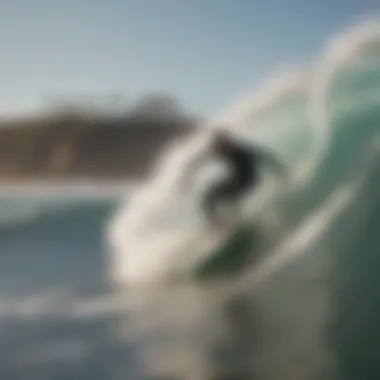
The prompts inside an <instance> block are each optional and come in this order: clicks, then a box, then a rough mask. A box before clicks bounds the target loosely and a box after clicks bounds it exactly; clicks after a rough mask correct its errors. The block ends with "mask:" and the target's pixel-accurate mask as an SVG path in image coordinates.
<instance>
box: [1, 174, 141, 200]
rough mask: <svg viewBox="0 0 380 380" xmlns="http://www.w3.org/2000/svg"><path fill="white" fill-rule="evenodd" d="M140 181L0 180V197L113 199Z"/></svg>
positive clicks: (124, 193) (134, 186)
mask: <svg viewBox="0 0 380 380" xmlns="http://www.w3.org/2000/svg"><path fill="white" fill-rule="evenodd" d="M139 183H141V181H136V180H134V181H132V180H130V181H128V180H111V181H104V180H101V181H96V180H85V179H83V180H46V179H40V180H38V179H34V180H29V179H24V180H21V179H11V180H0V197H6V198H8V197H12V198H18V197H20V198H25V197H27V198H31V197H39V198H40V197H42V196H48V197H58V198H59V197H65V198H67V197H88V198H114V197H120V196H124V195H126V194H127V193H128V192H129V191H132V190H133V189H134V188H136V187H137V186H138V185H139Z"/></svg>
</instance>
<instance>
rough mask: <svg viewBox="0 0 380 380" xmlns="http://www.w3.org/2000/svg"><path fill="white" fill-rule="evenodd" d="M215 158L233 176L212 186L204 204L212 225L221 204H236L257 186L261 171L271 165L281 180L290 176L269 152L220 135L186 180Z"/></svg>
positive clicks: (217, 135) (212, 141)
mask: <svg viewBox="0 0 380 380" xmlns="http://www.w3.org/2000/svg"><path fill="white" fill-rule="evenodd" d="M213 156H214V157H215V158H217V159H218V160H221V161H223V162H225V163H226V164H227V165H228V166H229V167H230V169H231V174H230V175H229V176H228V177H227V178H226V179H223V180H221V181H219V182H218V183H216V184H214V185H213V186H211V188H210V189H209V190H208V191H207V192H206V194H205V196H204V198H203V200H202V210H203V212H204V214H205V216H206V218H207V219H208V220H209V221H210V222H215V219H216V209H217V207H218V206H219V204H221V203H225V202H226V203H231V202H232V203H234V204H236V202H237V201H238V200H239V199H240V198H241V197H243V196H244V195H245V194H246V193H247V192H248V191H252V189H253V188H254V187H255V186H257V185H258V183H259V170H260V169H261V167H262V166H264V165H266V164H268V165H269V166H271V167H272V168H274V169H275V171H276V172H277V173H278V174H279V175H281V176H284V177H285V176H287V174H288V172H287V170H286V167H285V165H284V164H283V163H282V162H281V161H279V160H277V159H276V158H275V157H274V156H273V155H272V154H270V153H269V152H267V151H265V150H263V149H261V148H259V147H257V146H247V145H246V144H244V143H240V142H238V141H236V140H235V139H234V138H232V136H230V134H229V133H227V132H225V131H218V132H217V133H216V134H215V136H214V137H213V138H212V140H211V147H210V149H207V150H206V151H205V152H204V153H203V154H201V155H200V156H198V157H197V158H196V159H195V160H194V161H193V162H192V163H191V164H190V166H189V167H188V169H187V170H186V173H185V178H186V180H187V179H188V178H190V177H192V175H193V173H194V171H195V170H196V169H197V168H198V167H199V166H200V164H201V163H203V162H204V161H205V159H208V158H211V157H213Z"/></svg>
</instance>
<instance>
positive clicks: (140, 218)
mask: <svg viewBox="0 0 380 380" xmlns="http://www.w3.org/2000/svg"><path fill="white" fill-rule="evenodd" d="M379 53H380V24H379V23H378V22H376V21H374V22H367V23H364V24H360V25H358V26H357V27H354V28H351V29H349V30H348V31H347V32H344V33H342V34H340V35H338V36H337V37H335V38H333V39H331V41H330V42H329V43H328V44H327V45H326V47H325V50H324V51H323V52H322V55H321V58H320V59H318V60H315V63H314V65H313V67H311V68H306V69H302V70H296V71H292V72H290V73H285V74H282V75H277V76H275V77H274V79H272V80H270V81H269V82H268V83H267V85H266V86H264V88H262V89H259V90H258V91H256V92H255V93H254V94H253V95H250V96H247V97H244V99H243V100H241V101H238V102H237V105H236V106H235V107H232V109H231V110H229V111H227V112H223V113H222V114H221V115H219V116H217V117H215V118H212V119H211V120H210V121H209V122H208V123H207V124H206V125H205V128H204V129H203V130H202V132H200V133H199V134H198V135H196V136H194V137H192V138H190V139H189V140H188V141H186V142H184V143H181V144H177V145H175V146H173V147H171V148H170V149H169V150H168V151H166V152H165V153H164V155H163V157H162V160H161V161H160V163H159V165H158V167H157V170H156V172H155V173H154V175H153V177H152V178H151V180H150V181H149V182H148V183H147V184H145V185H144V186H142V187H140V188H139V189H138V191H137V192H136V193H135V194H133V196H132V198H131V199H130V198H129V197H128V203H129V204H128V206H126V205H123V204H122V205H121V206H120V208H119V209H118V211H117V213H116V215H115V216H114V217H113V218H112V220H111V221H110V225H109V228H108V231H107V232H108V239H109V244H110V251H111V252H110V279H111V280H113V281H116V282H118V283H120V282H121V283H123V282H141V281H152V280H153V281H156V280H164V279H165V280H166V279H168V278H169V277H170V276H171V275H173V273H177V274H178V272H179V270H180V267H181V265H179V264H178V262H180V261H181V260H182V259H181V258H182V257H189V256H194V257H195V256H197V257H201V261H203V260H206V259H207V260H209V258H210V255H214V254H215V255H216V256H217V254H218V250H220V249H222V248H223V245H224V244H227V243H228V242H227V241H226V239H225V238H224V237H222V236H220V237H219V238H215V236H214V237H212V238H211V237H210V239H213V244H214V248H215V249H214V248H213V249H211V248H210V239H208V238H207V236H210V235H208V233H207V232H205V231H204V226H203V225H202V220H201V218H200V217H199V213H198V212H197V205H198V200H199V196H200V194H201V192H202V191H203V189H204V188H205V186H207V184H208V183H210V182H211V181H213V180H214V178H215V177H214V176H215V175H217V174H219V173H220V171H218V169H217V168H216V167H214V168H213V171H211V172H210V173H206V174H205V175H204V176H203V177H202V180H201V181H200V182H199V183H198V184H197V185H198V186H197V187H196V189H195V191H194V193H193V194H192V195H191V196H190V197H184V196H183V195H182V194H181V193H180V191H179V190H178V178H179V176H180V174H181V172H182V171H183V169H184V168H185V167H186V165H187V164H188V162H189V160H191V158H192V157H193V156H194V155H195V154H197V153H198V152H200V151H201V150H202V149H205V147H206V146H207V143H208V141H209V136H210V133H211V132H212V131H213V129H214V128H217V127H218V126H219V125H223V126H224V125H228V126H230V127H231V131H232V132H233V133H235V134H236V135H237V136H238V137H240V138H242V137H243V138H245V139H249V140H252V141H256V142H259V143H261V144H263V145H265V146H267V147H268V148H270V149H272V150H275V151H276V152H278V154H279V155H280V156H281V157H283V159H284V161H286V162H288V163H289V165H290V166H291V168H292V171H293V174H294V175H293V181H291V182H290V183H289V184H288V185H286V186H281V188H280V187H279V186H278V184H277V183H276V181H273V180H272V181H270V180H266V181H265V182H264V184H263V186H262V187H261V189H260V191H259V194H257V195H255V197H253V198H252V206H253V208H252V211H251V215H252V217H253V218H254V217H255V218H256V219H255V228H256V227H257V224H259V225H260V226H261V227H262V225H264V229H266V233H267V234H268V236H269V240H271V241H272V244H271V246H272V249H275V247H277V249H279V250H280V251H283V250H284V248H281V247H282V245H281V242H282V241H283V239H291V237H292V236H297V234H298V232H297V228H296V227H295V225H296V224H297V225H299V223H301V224H302V223H306V222H307V218H308V215H310V211H313V212H315V213H316V215H318V212H322V211H321V210H323V208H324V207H327V206H326V203H325V202H326V201H327V199H328V197H329V195H330V193H335V191H338V190H337V189H341V188H342V187H343V188H349V186H348V185H345V184H346V183H351V182H350V181H353V180H354V179H355V178H356V174H357V172H358V170H363V165H364V164H365V162H367V161H366V160H367V153H368V151H370V150H371V149H372V148H371V147H372V144H373V141H379V138H380V137H379V136H380V131H379V121H380V114H379V111H378V109H379V103H380V97H379V95H380V88H379V87H380V82H379V78H380V69H379V68H380V65H379V60H380V54H379ZM337 194H340V195H339V197H343V195H342V194H344V193H343V192H338V193H337ZM327 205H329V203H327ZM331 207H332V206H331ZM342 207H344V203H343V205H342ZM328 208H330V206H329V207H328ZM256 214H258V216H256ZM173 215H174V220H173ZM179 215H182V220H184V221H185V222H184V223H182V224H181V222H178V221H177V219H178V218H179ZM268 215H272V216H273V215H274V217H273V218H274V219H275V220H276V221H277V224H278V226H279V227H278V231H279V232H278V234H279V235H278V236H279V237H277V238H275V237H274V235H275V234H274V232H273V231H274V230H273V226H270V227H265V223H264V219H265V218H266V217H267V216H268ZM296 222H297V223H296ZM164 223H166V224H169V225H170V223H172V224H171V226H172V227H170V228H168V227H167V226H166V227H165V226H164ZM253 233H254V231H252V234H253ZM205 235H206V236H205ZM271 235H273V237H272V236H271ZM268 236H267V238H266V239H268ZM286 237H287V238H286ZM227 240H228V239H227ZM195 241H197V242H198V244H197V245H196V247H195V246H194V245H193V247H191V244H192V242H195ZM199 241H201V242H202V243H199ZM286 241H287V240H286ZM211 245H212V244H211ZM189 247H190V248H189ZM292 249H293V248H292ZM202 252H203V253H204V254H203V255H202ZM235 253H236V252H235ZM200 254H201V255H200ZM199 255H200V256H199ZM200 264H201V263H200V262H199V261H196V264H192V265H193V266H192V267H191V268H190V271H191V270H194V269H195V266H199V265H200ZM188 269H189V268H188Z"/></svg>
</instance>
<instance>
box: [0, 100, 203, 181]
mask: <svg viewBox="0 0 380 380" xmlns="http://www.w3.org/2000/svg"><path fill="white" fill-rule="evenodd" d="M146 107H147V105H146ZM145 110H146V108H145ZM197 121H198V120H196V119H195V118H192V117H189V116H184V115H183V114H179V113H175V112H168V113H162V112H161V113H160V112H157V110H156V111H155V112H151V113H149V112H144V109H136V110H135V111H134V112H130V113H129V114H127V115H123V116H104V115H99V114H96V113H88V114H86V113H85V112H74V111H73V110H71V111H68V110H65V111H63V112H60V113H55V114H50V115H47V114H46V115H44V116H41V117H35V118H33V119H29V120H28V119H24V120H19V121H17V120H13V121H3V122H0V180H16V179H17V180H19V179H22V180H29V179H30V180H57V179H59V180H64V179H68V180H83V179H85V180H119V179H127V180H140V179H143V178H144V177H145V176H147V175H149V173H150V171H151V169H152V166H153V164H154V162H155V158H156V157H157V154H159V153H160V152H162V149H163V148H164V147H165V146H166V144H168V143H170V142H173V141H174V140H175V139H179V138H184V137H186V136H188V135H189V134H191V133H193V132H194V131H195V130H196V125H197Z"/></svg>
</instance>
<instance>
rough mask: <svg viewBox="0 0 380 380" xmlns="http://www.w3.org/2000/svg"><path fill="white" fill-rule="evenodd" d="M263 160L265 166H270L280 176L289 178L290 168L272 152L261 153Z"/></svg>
mask: <svg viewBox="0 0 380 380" xmlns="http://www.w3.org/2000/svg"><path fill="white" fill-rule="evenodd" d="M260 155H261V157H262V160H263V162H264V164H265V165H268V166H270V167H271V168H272V169H273V170H274V171H275V172H276V173H277V174H278V175H279V176H281V177H282V178H287V177H288V175H289V168H288V166H287V165H286V164H285V163H284V162H283V161H282V160H280V159H279V158H278V157H277V156H276V155H275V154H273V153H271V152H261V153H260Z"/></svg>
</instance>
